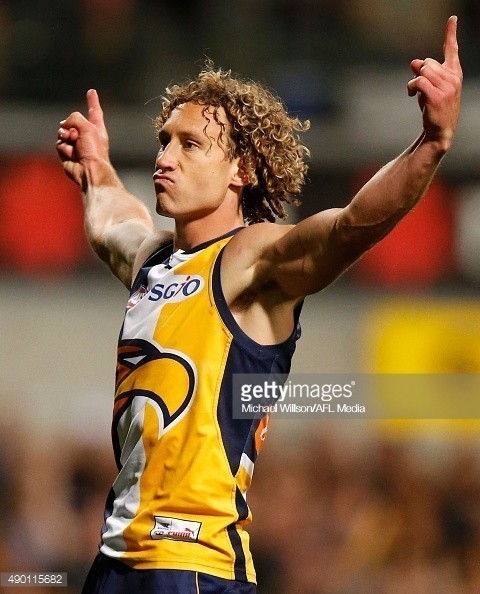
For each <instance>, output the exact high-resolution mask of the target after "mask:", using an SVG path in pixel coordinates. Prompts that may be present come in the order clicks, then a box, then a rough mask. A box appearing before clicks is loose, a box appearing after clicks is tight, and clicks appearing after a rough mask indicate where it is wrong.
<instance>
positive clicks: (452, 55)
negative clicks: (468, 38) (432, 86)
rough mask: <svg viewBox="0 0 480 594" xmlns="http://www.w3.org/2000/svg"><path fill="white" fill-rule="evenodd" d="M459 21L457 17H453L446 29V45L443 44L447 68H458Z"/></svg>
mask: <svg viewBox="0 0 480 594" xmlns="http://www.w3.org/2000/svg"><path fill="white" fill-rule="evenodd" d="M457 21H458V18H457V17H456V16H451V17H450V18H449V19H448V21H447V26H446V28H445V43H444V44H443V56H444V62H443V63H444V64H446V65H447V66H457V65H458V64H459V59H458V43H457Z"/></svg>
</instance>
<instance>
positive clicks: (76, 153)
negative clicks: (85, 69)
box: [56, 89, 171, 288]
mask: <svg viewBox="0 0 480 594" xmlns="http://www.w3.org/2000/svg"><path fill="white" fill-rule="evenodd" d="M87 104H88V118H85V117H84V116H83V115H82V114H81V113H79V112H74V113H72V114H70V115H69V116H68V118H67V119H66V120H64V121H62V122H60V125H61V128H60V129H59V131H58V141H57V145H56V148H57V152H58V154H59V156H60V159H61V161H62V166H63V169H64V171H65V174H66V175H67V176H68V177H69V178H70V179H71V180H72V181H73V182H75V183H76V184H77V185H78V186H79V188H80V189H81V191H82V198H83V204H84V211H85V230H86V234H87V239H88V241H89V243H90V245H91V246H92V248H93V250H94V251H95V252H96V254H97V255H98V256H99V257H100V258H101V259H102V260H103V261H104V262H106V263H107V264H108V265H109V267H110V269H111V270H112V272H113V273H114V274H115V276H117V277H118V278H119V279H120V280H121V281H122V283H123V284H124V285H125V286H126V287H127V288H130V286H131V283H132V280H133V278H132V277H133V275H134V272H135V270H134V268H136V267H138V261H139V256H143V255H144V257H145V258H146V257H147V256H148V255H149V253H150V252H152V251H153V250H154V249H155V244H161V243H162V242H165V241H167V240H168V239H169V238H170V237H171V234H169V233H167V232H159V231H156V229H155V226H154V224H153V220H152V217H151V215H150V213H149V211H148V209H147V208H146V206H145V205H144V204H143V202H141V201H140V200H138V198H136V197H135V196H133V195H132V194H130V193H129V192H127V190H126V189H125V187H124V186H123V184H122V182H121V181H120V179H119V177H118V175H117V173H116V171H115V169H114V168H113V166H112V164H111V163H110V159H109V151H108V134H107V130H106V128H105V123H104V120H103V112H102V109H101V106H100V102H99V99H98V95H97V92H96V91H95V90H93V89H91V90H90V91H88V93H87ZM143 252H145V253H144V254H143ZM147 252H149V253H147Z"/></svg>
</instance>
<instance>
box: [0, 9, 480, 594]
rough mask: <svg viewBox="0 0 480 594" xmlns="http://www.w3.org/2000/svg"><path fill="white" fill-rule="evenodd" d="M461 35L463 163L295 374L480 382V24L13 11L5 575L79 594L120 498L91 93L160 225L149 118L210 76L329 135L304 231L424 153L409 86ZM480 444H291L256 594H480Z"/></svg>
mask: <svg viewBox="0 0 480 594" xmlns="http://www.w3.org/2000/svg"><path fill="white" fill-rule="evenodd" d="M450 14H457V15H458V16H459V44H460V52H461V60H462V64H463V67H464V75H465V86H464V95H463V97H464V99H463V106H462V115H461V119H460V122H459V127H458V133H457V137H456V140H455V144H454V146H453V148H452V150H451V152H450V153H449V154H448V155H447V157H446V158H445V160H444V162H443V163H442V166H441V169H440V171H439V175H438V176H437V178H436V180H435V182H434V183H433V184H432V186H431V188H430V190H429V192H428V194H427V196H426V198H425V199H424V201H423V202H422V203H421V204H420V205H419V206H418V207H417V208H416V209H415V210H414V212H413V213H411V214H410V215H409V217H408V218H407V219H406V220H405V221H404V222H402V223H401V224H400V225H399V226H398V227H397V229H396V230H395V231H394V232H393V233H392V234H391V235H390V236H389V237H388V238H387V239H385V240H384V241H383V242H382V243H381V244H379V245H378V246H377V247H375V248H374V249H373V250H371V251H370V252H369V253H368V254H367V255H366V256H365V257H364V258H363V259H362V260H361V261H360V262H359V263H357V265H355V267H353V268H352V269H351V270H350V271H349V272H348V273H347V274H346V275H344V277H342V279H340V280H339V281H337V282H336V283H335V284H334V285H333V286H332V287H330V288H328V289H327V290H325V291H324V292H322V293H321V294H320V295H317V296H315V297H312V298H310V299H308V300H307V302H306V305H305V309H304V313H303V328H304V336H303V338H302V341H301V342H300V344H299V348H298V352H297V355H296V359H295V362H294V367H293V371H296V372H298V373H304V372H305V373H347V374H348V373H353V372H357V373H358V372H364V373H480V302H479V289H480V233H479V231H478V226H479V223H480V170H479V167H478V159H479V153H480V141H479V130H480V51H479V42H478V39H479V33H480V5H479V4H478V3H477V2H475V1H474V0H441V1H438V0H421V1H417V2H412V1H408V0H396V1H395V2H393V0H370V1H369V2H367V1H365V0H348V1H347V0H335V1H333V0H256V1H254V0H211V1H210V2H200V1H198V0H183V1H182V2H177V3H167V2H163V1H155V2H154V1H152V0H71V1H69V2H65V1H60V0H49V1H48V2H43V3H41V2H37V1H36V2H33V1H27V0H16V1H13V0H11V1H5V0H0V446H1V447H0V569H1V570H2V571H10V570H25V571H26V570H28V571H46V570H54V571H68V572H69V583H70V584H71V585H70V587H69V591H71V592H77V591H79V588H80V586H79V584H80V583H81V582H82V580H83V577H84V575H85V572H86V571H87V569H88V567H89V565H90V563H91V561H92V559H93V557H94V555H95V550H96V545H97V542H98V539H99V530H100V526H101V523H102V511H103V502H104V499H105V497H106V494H107V492H108V489H109V486H110V484H111V481H112V479H113V477H114V465H113V456H112V455H111V453H110V445H109V424H110V414H111V406H112V400H111V399H112V393H113V370H114V361H115V346H116V345H115V342H116V337H117V334H118V329H119V327H120V324H121V321H122V313H123V307H124V303H125V301H126V292H125V290H124V289H123V288H122V286H121V285H120V284H119V283H118V282H117V281H115V279H113V278H111V277H110V274H109V272H108V271H107V269H106V267H105V266H104V265H102V264H101V263H99V262H97V261H96V259H95V258H94V256H93V255H92V253H91V251H90V249H89V247H88V245H87V244H86V241H85V239H84V234H83V221H82V209H81V200H80V196H79V193H78V191H77V188H76V187H75V186H74V185H73V184H72V183H71V182H69V181H68V180H67V179H66V178H65V177H64V175H63V173H62V170H61V167H60V166H59V163H58V160H57V157H56V153H55V149H54V144H55V141H56V132H57V129H58V127H59V121H60V120H62V119H64V117H65V116H67V115H68V114H69V113H70V112H71V111H73V110H80V111H84V110H85V92H86V91H87V89H89V88H91V87H94V88H96V89H97V90H98V91H99V94H100V98H101V100H102V104H103V107H104V111H105V117H106V122H107V126H108V128H109V131H110V140H111V155H112V160H113V162H114V164H115V165H116V167H117V168H118V170H119V172H120V175H121V177H122V179H123V180H124V182H125V184H126V185H127V187H128V188H129V189H130V190H131V191H132V192H133V193H135V194H137V195H138V196H140V197H141V198H142V199H144V200H145V202H146V203H147V204H148V205H149V206H150V208H151V209H152V211H153V210H154V209H153V204H154V202H153V201H154V193H153V187H152V183H151V174H152V172H153V161H154V157H155V154H156V142H155V134H154V128H153V125H152V118H154V117H155V116H156V114H157V112H158V110H159V108H160V102H161V100H160V97H161V95H162V92H163V90H164V88H165V86H166V85H168V84H169V83H171V82H175V81H178V80H180V81H182V80H183V79H185V78H186V77H187V76H192V75H195V74H196V73H197V72H198V70H199V69H200V68H201V64H202V62H203V61H204V60H205V58H206V57H207V56H208V57H209V58H212V59H213V60H214V62H215V63H216V65H217V66H221V67H223V68H225V69H232V70H233V71H234V72H237V73H239V74H241V75H242V76H244V77H247V78H253V79H258V80H260V81H261V82H263V83H265V84H266V85H267V86H269V87H270V88H272V89H273V90H274V91H276V92H277V93H278V94H279V95H280V96H281V97H282V98H283V100H284V101H285V103H286V105H287V106H288V108H289V110H290V111H291V112H292V113H295V114H297V115H299V116H300V117H302V118H308V119H310V120H311V122H312V127H311V130H310V131H309V132H308V133H307V134H306V135H305V143H306V144H307V145H308V146H309V147H310V149H311V152H312V156H311V159H310V162H309V164H310V172H309V181H308V184H307V187H306V189H305V193H304V201H303V205H302V206H301V207H300V208H299V209H297V210H296V211H295V212H294V211H292V212H291V215H290V220H291V221H293V222H295V221H297V220H300V219H302V218H304V217H305V216H308V215H309V214H312V213H313V212H317V211H318V210H322V209H324V208H328V207H332V206H343V205H345V204H346V203H348V201H349V200H350V198H351V197H352V196H353V194H354V193H355V191H356V190H357V189H358V188H359V187H360V186H361V185H362V184H363V183H364V182H365V181H366V180H367V179H368V178H369V177H370V176H371V175H372V174H373V173H374V172H375V171H376V170H378V169H379V167H380V166H381V165H382V164H384V163H385V162H387V161H388V160H390V159H392V158H393V157H395V156H396V155H397V154H398V153H399V152H401V151H402V150H404V149H405V148H406V147H407V146H408V145H409V144H410V143H411V142H412V141H413V140H414V139H415V138H416V136H417V134H418V133H419V131H420V123H421V117H420V112H419V109H418V106H417V104H416V100H415V99H412V98H409V97H408V96H407V93H406V83H407V82H408V80H409V79H410V77H411V72H410V69H409V63H410V61H411V60H412V59H413V58H415V57H419V58H425V57H427V56H431V57H435V58H437V59H442V44H443V34H444V26H445V22H446V19H447V18H448V16H449V15H450ZM158 222H159V225H162V224H165V222H163V221H160V220H159V221H158ZM167 224H168V222H167ZM453 396H454V397H455V398H461V397H462V394H455V395H453ZM479 396H480V395H479ZM479 416H480V415H479ZM479 434H480V423H478V421H477V420H474V419H468V420H463V421H458V420H457V421H454V420H451V421H442V422H440V421H428V420H425V419H424V420H419V421H403V422H401V421H383V422H373V421H348V420H343V421H335V422H329V423H328V422H326V421H305V422H298V421H297V422H289V421H280V420H278V421H275V423H274V425H273V427H272V429H271V435H269V440H268V441H267V444H266V446H265V448H264V451H263V452H262V456H261V457H260V460H259V462H258V468H257V471H256V476H255V481H254V485H253V487H252V490H251V495H250V499H249V503H250V504H251V507H252V509H253V515H254V519H255V521H254V523H253V526H252V528H251V534H252V540H253V550H254V554H255V559H256V564H257V569H258V573H259V582H260V586H259V589H258V592H259V594H265V593H270V592H276V594H364V593H366V592H368V593H379V594H381V593H389V594H404V593H405V594H407V593H408V594H411V593H420V594H423V593H425V594H429V593H432V594H433V593H435V594H443V593H445V594H467V593H468V594H470V593H474V592H480V558H479V550H480V548H479V545H480V497H479V495H480V475H479V462H480V451H479V448H478V436H479ZM33 591H34V590H33V589H29V590H28V592H33ZM40 591H41V592H45V591H46V590H45V589H42V590H40Z"/></svg>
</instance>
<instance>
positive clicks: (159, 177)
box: [153, 173, 175, 186]
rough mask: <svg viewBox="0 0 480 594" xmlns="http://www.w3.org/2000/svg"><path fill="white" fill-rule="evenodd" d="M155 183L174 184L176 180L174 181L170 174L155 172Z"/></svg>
mask: <svg viewBox="0 0 480 594" xmlns="http://www.w3.org/2000/svg"><path fill="white" fill-rule="evenodd" d="M153 183H154V184H155V186H156V185H162V186H165V185H171V184H174V183H175V182H174V181H173V179H172V178H171V177H170V176H168V175H165V174H164V173H154V174H153Z"/></svg>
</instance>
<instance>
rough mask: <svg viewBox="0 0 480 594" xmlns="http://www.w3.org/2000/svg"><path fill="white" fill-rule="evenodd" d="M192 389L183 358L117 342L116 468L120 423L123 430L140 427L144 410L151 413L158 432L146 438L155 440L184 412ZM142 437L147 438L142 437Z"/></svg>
mask: <svg viewBox="0 0 480 594" xmlns="http://www.w3.org/2000/svg"><path fill="white" fill-rule="evenodd" d="M195 387H196V372H195V369H194V367H193V364H192V363H190V362H189V361H188V360H187V359H186V357H185V355H183V354H181V353H179V352H176V351H172V350H160V348H157V347H156V346H155V345H153V344H152V343H150V342H149V341H147V340H143V339H129V340H120V343H119V346H118V359H117V371H116V393H115V405H114V414H113V427H112V433H113V438H114V449H115V457H116V460H117V465H118V466H119V468H121V467H122V466H123V464H122V461H121V458H123V456H122V451H123V449H124V443H121V441H122V439H121V437H120V436H121V435H122V433H123V432H122V430H121V427H119V424H120V423H121V419H122V418H125V417H128V419H127V421H126V426H128V427H130V426H131V425H132V423H133V424H135V423H137V424H138V423H141V422H142V419H143V416H142V415H144V414H145V412H144V409H145V407H146V406H147V404H148V405H149V407H148V408H149V409H150V410H153V411H155V413H156V417H158V424H157V423H156V425H158V432H157V430H155V433H157V434H156V435H150V436H148V437H149V438H150V439H152V440H158V439H160V438H161V436H162V435H163V434H164V433H166V432H167V431H168V430H169V429H170V428H171V427H173V426H174V425H175V424H176V423H177V422H178V421H179V420H180V419H181V418H182V417H183V416H184V415H185V414H186V412H187V411H188V408H189V406H190V404H191V402H192V400H193V396H194V394H195ZM144 437H147V436H145V435H144Z"/></svg>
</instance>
